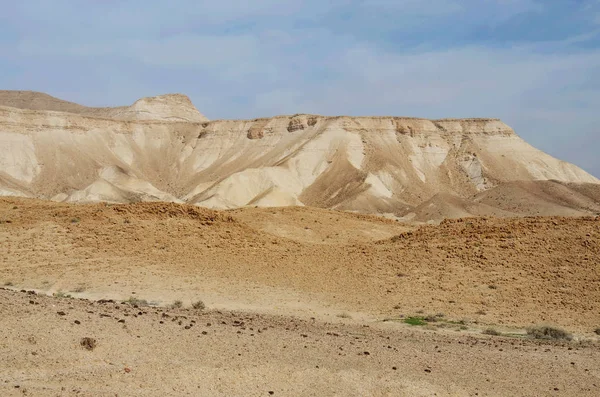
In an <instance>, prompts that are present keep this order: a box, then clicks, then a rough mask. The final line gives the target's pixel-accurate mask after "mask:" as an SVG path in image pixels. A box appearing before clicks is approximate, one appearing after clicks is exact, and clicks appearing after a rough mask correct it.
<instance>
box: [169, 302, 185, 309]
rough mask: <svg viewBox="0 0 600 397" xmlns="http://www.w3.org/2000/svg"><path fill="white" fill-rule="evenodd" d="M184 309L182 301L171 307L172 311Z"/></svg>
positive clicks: (172, 304)
mask: <svg viewBox="0 0 600 397" xmlns="http://www.w3.org/2000/svg"><path fill="white" fill-rule="evenodd" d="M182 307H183V302H182V301H175V302H173V303H171V304H170V305H169V308H170V309H181V308H182Z"/></svg>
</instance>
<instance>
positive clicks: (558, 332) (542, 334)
mask: <svg viewBox="0 0 600 397" xmlns="http://www.w3.org/2000/svg"><path fill="white" fill-rule="evenodd" d="M527 335H529V336H530V337H532V338H535V339H556V340H561V339H563V340H571V339H573V335H571V334H569V333H568V332H567V331H565V330H562V329H560V328H555V327H549V326H538V327H531V328H528V329H527Z"/></svg>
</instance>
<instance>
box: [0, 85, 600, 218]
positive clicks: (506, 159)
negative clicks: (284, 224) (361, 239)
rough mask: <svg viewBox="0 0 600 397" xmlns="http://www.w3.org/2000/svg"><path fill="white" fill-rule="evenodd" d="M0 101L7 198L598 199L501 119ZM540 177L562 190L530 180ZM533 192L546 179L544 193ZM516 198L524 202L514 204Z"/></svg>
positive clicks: (557, 202) (593, 208) (365, 207)
mask: <svg viewBox="0 0 600 397" xmlns="http://www.w3.org/2000/svg"><path fill="white" fill-rule="evenodd" d="M0 105H3V106H0V140H1V141H2V146H1V148H0V194H2V195H12V196H15V195H17V196H25V197H37V198H45V199H53V200H56V201H69V202H95V201H106V202H114V203H127V202H136V201H173V202H186V203H190V204H196V205H200V206H205V207H210V208H219V209H227V208H238V207H243V206H260V207H272V206H302V205H307V206H313V207H315V206H316V207H323V208H330V209H338V210H348V211H359V212H365V213H373V214H389V215H395V216H404V217H405V218H404V219H407V218H406V215H407V214H409V213H411V212H413V213H417V212H418V213H420V215H415V216H413V218H415V219H422V220H426V219H425V218H427V217H426V216H424V213H423V211H422V209H423V205H430V204H431V202H430V200H433V201H435V202H439V201H440V199H445V198H447V199H449V200H450V201H449V202H447V203H445V204H444V205H447V206H450V207H453V208H454V207H455V204H453V203H452V201H453V200H459V201H460V200H466V201H465V203H466V202H469V204H468V207H469V208H470V209H471V210H468V209H467V210H461V211H456V210H455V209H452V210H443V211H437V212H436V214H437V215H436V214H432V216H434V217H439V215H440V214H443V213H446V212H448V213H452V212H456V213H457V214H460V216H465V215H468V214H474V215H485V214H487V215H505V214H512V213H517V214H521V215H523V214H524V215H527V214H529V215H534V214H537V213H540V214H552V215H561V214H562V215H571V214H577V215H579V214H582V213H584V214H593V213H595V212H597V208H598V202H599V201H600V196H599V195H598V189H594V188H589V187H582V188H576V187H573V186H575V185H574V184H580V183H589V184H598V183H599V181H598V179H596V178H595V177H593V176H591V175H589V174H587V173H586V172H585V171H583V170H581V169H580V168H578V167H576V166H574V165H572V164H569V163H566V162H563V161H560V160H557V159H555V158H553V157H551V156H549V155H547V154H545V153H543V152H541V151H539V150H537V149H535V148H533V147H532V146H530V145H528V144H527V143H526V142H525V141H523V140H522V139H521V138H519V137H518V136H517V135H516V134H515V133H514V131H513V130H512V129H510V128H509V127H508V126H507V125H505V124H504V123H502V122H501V121H499V120H497V119H462V120H433V121H432V120H425V119H415V118H403V117H324V116H315V115H294V116H278V117H273V118H270V119H255V120H237V121H235V120H216V121H208V120H207V119H206V118H205V117H204V116H203V115H201V114H200V113H199V112H198V111H197V110H196V109H195V108H194V107H193V105H192V104H191V101H189V99H188V98H187V97H185V96H183V95H166V96H160V97H154V98H145V99H141V100H140V101H137V102H136V103H135V104H134V105H132V106H129V107H120V108H86V107H83V106H80V105H77V104H73V103H70V102H65V101H61V100H58V99H55V98H52V97H49V96H47V95H45V94H39V93H32V92H12V91H2V92H0ZM548 180H555V181H557V182H560V183H562V184H563V185H562V186H563V188H558V187H556V188H554V189H550V190H548V189H545V188H543V189H542V188H541V187H538V185H536V184H533V185H532V184H531V183H530V182H533V181H548ZM522 181H524V184H522V185H518V183H521V182H522ZM507 183H508V185H505V184H507ZM514 183H517V185H515V184H514ZM565 184H571V185H568V186H567V185H565ZM517 186H521V188H518V187H517ZM540 186H541V185H540ZM552 186H554V185H552ZM556 186H558V185H556ZM529 188H531V189H533V190H532V191H529V192H528V189H529ZM495 189H496V190H495ZM498 189H499V190H498ZM539 189H542V190H544V189H545V190H544V192H545V193H544V194H543V195H541V196H540V195H538V194H537V193H535V192H536V191H538V190H539ZM561 189H562V190H561ZM565 189H567V190H565ZM577 189H584V190H585V189H587V190H586V191H587V192H588V194H587V195H586V194H584V193H577V197H579V198H578V199H577V200H575V201H573V202H570V201H569V200H568V199H567V201H565V200H563V199H561V198H560V197H564V195H565V194H567V195H568V194H570V193H569V191H578V190H577ZM500 191H501V192H502V193H498V192H500ZM510 194H515V195H516V197H514V198H509V197H508V196H507V195H510ZM553 194H556V195H557V197H556V198H552V197H551V196H552V195H553ZM495 195H496V196H495ZM497 195H500V196H501V197H503V198H500V196H497ZM525 196H527V200H528V202H529V203H530V204H529V207H527V206H524V205H521V206H519V205H517V204H516V203H517V202H519V200H521V201H522V200H524V197H525ZM582 196H585V197H587V199H586V198H585V197H582ZM494 197H496V198H494ZM455 198H456V199H455ZM532 199H533V201H531V200H532ZM511 200H512V201H511ZM536 200H541V201H540V203H542V204H543V205H544V208H545V209H544V210H543V211H541V212H540V210H539V209H538V208H537V204H535V203H537V201H536ZM582 200H583V201H582ZM513 201H514V203H515V204H510V203H511V202H513ZM425 203H427V204H425ZM532 203H533V204H532ZM544 203H546V204H544ZM548 203H554V204H552V205H550V204H548ZM542 204H540V205H542ZM572 206H573V207H572ZM459 207H461V208H462V207H465V205H463V204H461V205H459ZM513 207H515V208H516V207H519V208H520V209H515V210H511V208H513ZM565 208H566V210H565ZM415 211H416V212H415Z"/></svg>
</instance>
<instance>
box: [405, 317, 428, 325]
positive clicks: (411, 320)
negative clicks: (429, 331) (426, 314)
mask: <svg viewBox="0 0 600 397" xmlns="http://www.w3.org/2000/svg"><path fill="white" fill-rule="evenodd" d="M404 322H405V323H406V324H408V325H427V321H425V319H424V318H423V317H407V318H405V319H404Z"/></svg>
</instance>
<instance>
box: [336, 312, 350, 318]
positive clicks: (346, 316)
mask: <svg viewBox="0 0 600 397" xmlns="http://www.w3.org/2000/svg"><path fill="white" fill-rule="evenodd" d="M337 317H339V318H352V316H351V315H349V314H348V313H340V314H338V315H337Z"/></svg>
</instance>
